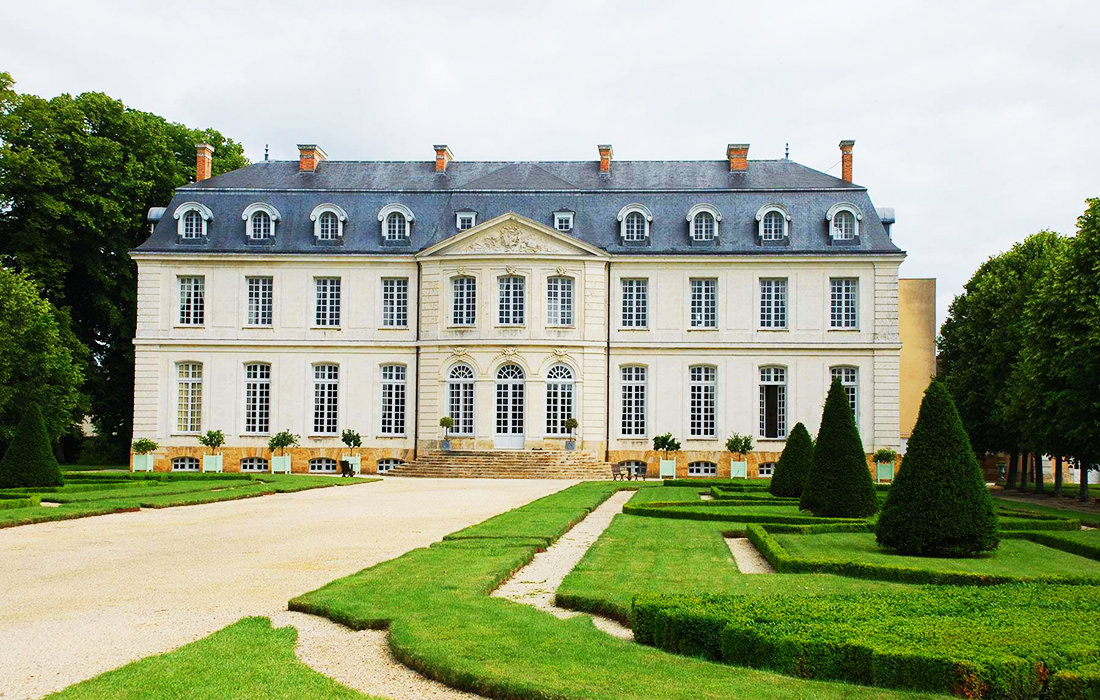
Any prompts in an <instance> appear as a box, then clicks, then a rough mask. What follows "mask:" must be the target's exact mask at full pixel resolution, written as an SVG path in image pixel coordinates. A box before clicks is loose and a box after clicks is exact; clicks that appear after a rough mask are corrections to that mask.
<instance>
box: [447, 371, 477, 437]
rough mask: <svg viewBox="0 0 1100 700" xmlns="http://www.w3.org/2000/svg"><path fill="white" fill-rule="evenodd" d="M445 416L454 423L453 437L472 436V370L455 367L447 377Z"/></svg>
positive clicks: (452, 428)
mask: <svg viewBox="0 0 1100 700" xmlns="http://www.w3.org/2000/svg"><path fill="white" fill-rule="evenodd" d="M447 415H449V416H450V417H451V420H453V421H454V425H453V426H452V427H451V433H452V434H454V435H473V434H474V370H473V369H471V368H470V366H469V365H455V366H454V367H452V368H451V372H450V374H449V375H447Z"/></svg>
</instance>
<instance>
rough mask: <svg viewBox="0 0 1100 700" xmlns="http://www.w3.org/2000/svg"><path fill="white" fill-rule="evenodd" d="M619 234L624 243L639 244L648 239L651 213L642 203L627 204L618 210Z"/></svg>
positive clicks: (651, 218)
mask: <svg viewBox="0 0 1100 700" xmlns="http://www.w3.org/2000/svg"><path fill="white" fill-rule="evenodd" d="M618 218H619V227H620V228H619V234H620V235H621V236H622V237H623V243H624V244H625V245H639V244H642V243H647V242H648V241H649V224H650V222H652V221H653V214H651V213H650V211H649V209H648V208H646V206H645V205H643V204H628V205H626V206H625V207H623V208H622V209H620V210H619V217H618Z"/></svg>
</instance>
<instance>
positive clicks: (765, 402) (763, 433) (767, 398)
mask: <svg viewBox="0 0 1100 700" xmlns="http://www.w3.org/2000/svg"><path fill="white" fill-rule="evenodd" d="M760 437H762V438H770V439H781V438H785V437H787V370H786V368H784V367H761V368H760Z"/></svg>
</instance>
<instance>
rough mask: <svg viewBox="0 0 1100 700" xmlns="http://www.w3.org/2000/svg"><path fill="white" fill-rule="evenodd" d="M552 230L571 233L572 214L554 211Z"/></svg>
mask: <svg viewBox="0 0 1100 700" xmlns="http://www.w3.org/2000/svg"><path fill="white" fill-rule="evenodd" d="M554 228H556V229H557V230H559V231H572V230H573V212H571V211H556V212H554Z"/></svg>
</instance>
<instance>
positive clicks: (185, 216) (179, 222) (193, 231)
mask: <svg viewBox="0 0 1100 700" xmlns="http://www.w3.org/2000/svg"><path fill="white" fill-rule="evenodd" d="M172 216H173V218H175V219H176V235H178V236H179V237H180V239H182V240H186V241H201V240H202V239H203V238H205V237H206V224H207V222H209V221H211V220H213V218H214V214H213V213H212V212H211V211H210V209H209V208H208V207H207V206H206V205H204V204H199V203H198V202H184V203H183V204H181V205H179V206H178V207H176V211H175V212H173V213H172Z"/></svg>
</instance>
